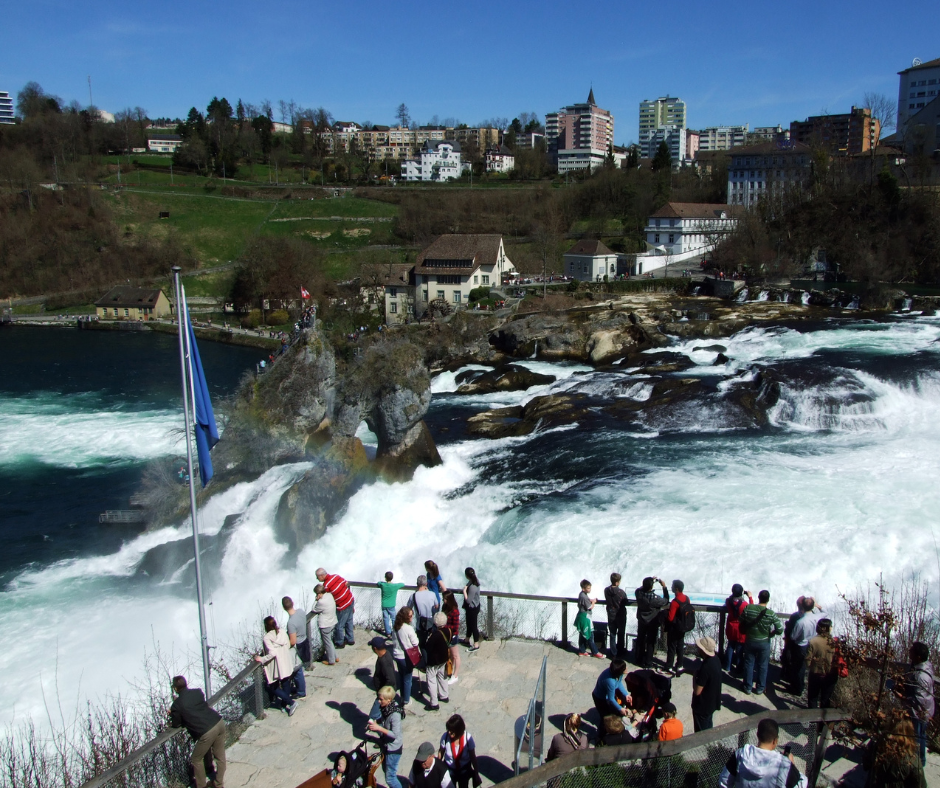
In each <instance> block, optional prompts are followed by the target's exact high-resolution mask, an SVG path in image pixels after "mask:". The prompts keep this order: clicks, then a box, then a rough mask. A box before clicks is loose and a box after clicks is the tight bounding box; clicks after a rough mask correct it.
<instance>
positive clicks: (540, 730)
mask: <svg viewBox="0 0 940 788" xmlns="http://www.w3.org/2000/svg"><path fill="white" fill-rule="evenodd" d="M547 667H548V655H547V654H546V655H545V656H543V657H542V669H541V670H540V671H539V677H538V680H537V681H536V682H535V692H533V693H532V697H531V698H530V699H529V709H528V711H527V712H526V715H525V723H524V725H523V727H522V730H521V734H522V735H521V736H518V735H517V738H518V742H517V743H516V760H515V765H514V771H515V773H516V774H519V769H520V767H521V763H522V750H523V747H524V748H525V749H526V750H528V753H529V771H530V772H531V771H532V768H533V766H534V765H535V758H536V753H537V754H538V764H539V766H541V765H542V749H543V747H542V745H543V744H544V742H545V724H546V722H547V720H548V715H547V714H546V712H545V683H546V678H547V675H548V674H547ZM539 695H541V696H542V697H541V699H539Z"/></svg>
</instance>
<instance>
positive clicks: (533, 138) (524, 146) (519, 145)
mask: <svg viewBox="0 0 940 788" xmlns="http://www.w3.org/2000/svg"><path fill="white" fill-rule="evenodd" d="M504 138H505V135H504ZM540 142H545V135H544V134H542V133H541V132H539V131H524V132H522V133H521V134H516V150H534V149H535V148H537V147H538V145H539V143H540Z"/></svg>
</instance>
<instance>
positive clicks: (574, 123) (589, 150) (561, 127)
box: [545, 88, 614, 173]
mask: <svg viewBox="0 0 940 788" xmlns="http://www.w3.org/2000/svg"><path fill="white" fill-rule="evenodd" d="M545 141H546V143H547V144H548V149H549V152H550V153H551V154H552V157H553V158H554V159H555V160H556V162H557V164H558V172H561V173H563V172H571V171H573V170H594V169H597V168H598V167H602V166H603V165H604V160H605V159H606V158H607V156H608V155H609V153H610V151H611V149H612V148H613V144H614V116H613V115H611V114H610V112H609V111H608V110H606V109H601V108H600V107H598V106H597V103H596V102H595V101H594V89H593V88H591V92H590V93H589V94H588V98H587V101H586V102H585V103H583V104H572V105H571V106H568V107H563V108H562V109H560V110H558V112H550V113H549V114H548V115H546V116H545Z"/></svg>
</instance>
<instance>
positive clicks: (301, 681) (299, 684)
mask: <svg viewBox="0 0 940 788" xmlns="http://www.w3.org/2000/svg"><path fill="white" fill-rule="evenodd" d="M290 680H291V681H292V682H293V684H294V688H295V689H296V690H297V697H298V698H305V697H307V680H306V679H305V678H304V666H303V665H301V666H300V667H299V668H297V670H295V671H294V675H293V676H291V677H290Z"/></svg>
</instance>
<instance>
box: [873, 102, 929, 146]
mask: <svg viewBox="0 0 940 788" xmlns="http://www.w3.org/2000/svg"><path fill="white" fill-rule="evenodd" d="M901 144H902V145H903V148H904V151H905V152H906V153H909V154H911V155H912V156H918V157H919V156H933V157H935V158H940V101H931V102H930V103H928V104H927V106H925V107H924V108H923V109H921V110H918V111H917V112H916V113H915V114H913V115H911V116H910V117H909V118H908V119H907V124H906V128H905V132H904V136H903V138H902V143H901ZM878 152H879V151H876V152H875V155H876V156H877V154H878Z"/></svg>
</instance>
